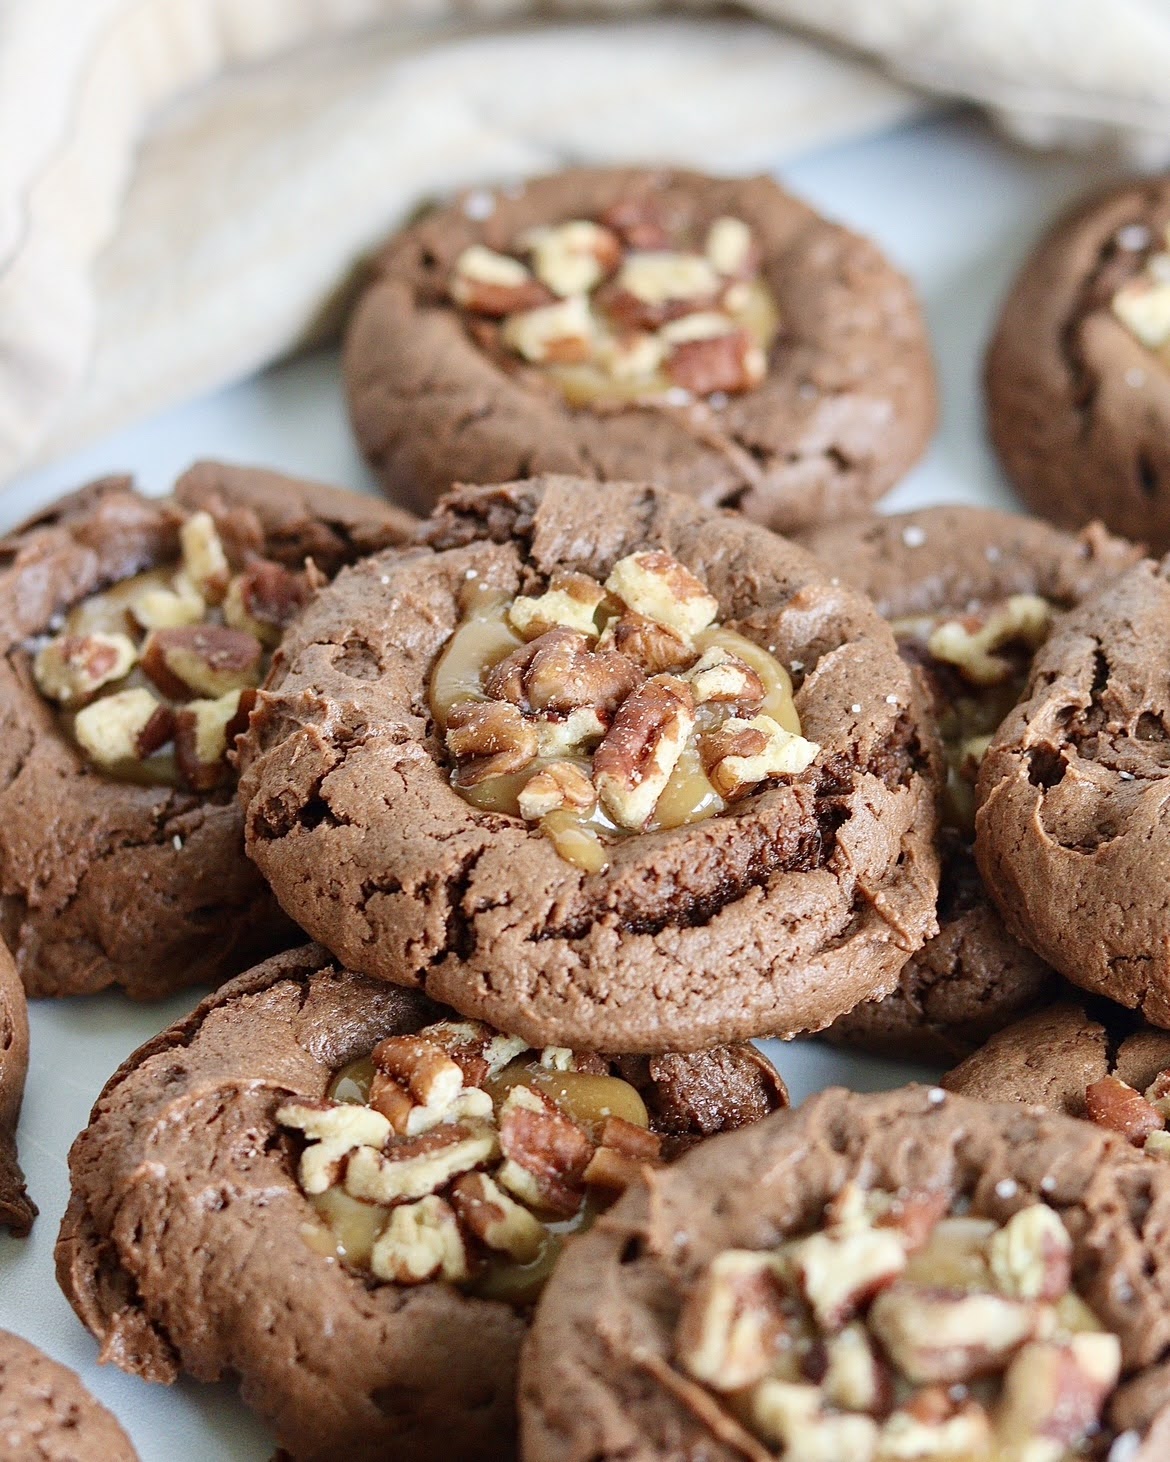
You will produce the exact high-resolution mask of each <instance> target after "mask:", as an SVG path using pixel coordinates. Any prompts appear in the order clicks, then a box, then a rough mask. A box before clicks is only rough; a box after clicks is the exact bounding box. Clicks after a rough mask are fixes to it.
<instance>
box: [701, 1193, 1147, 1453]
mask: <svg viewBox="0 0 1170 1462" xmlns="http://www.w3.org/2000/svg"><path fill="white" fill-rule="evenodd" d="M1002 1186H1003V1185H1001V1187H1002ZM1007 1186H1008V1187H1009V1188H1010V1192H1009V1193H1008V1194H1007V1195H1006V1196H1007V1197H1010V1196H1012V1195H1013V1194H1014V1193H1015V1192H1016V1187H1015V1184H1014V1183H1011V1182H1010V1181H1009V1182H1008V1184H1007ZM964 1209H965V1205H958V1206H952V1204H951V1202H950V1200H949V1196H948V1195H945V1194H941V1193H937V1192H927V1191H920V1192H902V1193H899V1194H889V1193H882V1192H875V1191H869V1192H864V1191H862V1190H861V1189H859V1188H857V1187H855V1186H854V1185H852V1184H849V1185H846V1187H845V1188H844V1189H843V1190H842V1191H841V1193H840V1194H838V1196H837V1198H836V1199H834V1200H833V1202H832V1203H830V1204H829V1206H828V1208H827V1209H826V1211H825V1215H824V1218H823V1220H822V1223H821V1225H820V1226H819V1228H818V1229H817V1230H815V1231H814V1232H812V1233H809V1234H806V1235H804V1236H803V1237H800V1238H796V1239H793V1240H790V1241H788V1242H786V1243H784V1244H781V1245H780V1246H779V1247H778V1248H776V1249H772V1250H765V1251H757V1250H749V1249H728V1250H724V1251H722V1252H721V1253H718V1254H716V1255H715V1256H714V1258H713V1259H712V1260H711V1261H710V1262H709V1263H708V1264H707V1266H706V1267H705V1269H704V1270H703V1271H702V1272H701V1273H700V1274H699V1276H698V1277H697V1279H696V1281H695V1282H694V1284H693V1286H692V1288H691V1289H690V1291H689V1293H688V1294H687V1296H686V1298H685V1301H684V1304H683V1307H682V1311H681V1315H680V1318H679V1322H678V1328H677V1331H676V1335H675V1365H676V1367H677V1375H678V1381H677V1382H676V1385H677V1386H678V1387H679V1389H680V1390H685V1388H687V1387H688V1386H693V1385H699V1386H702V1387H704V1388H706V1389H707V1390H708V1391H709V1392H710V1393H712V1400H713V1401H716V1403H717V1404H720V1405H722V1406H723V1407H724V1408H725V1410H726V1415H727V1421H728V1424H729V1425H730V1426H732V1427H742V1428H743V1430H744V1432H745V1433H746V1434H747V1436H748V1438H749V1439H757V1440H758V1441H759V1442H762V1443H763V1444H764V1445H765V1447H767V1448H768V1449H769V1450H770V1449H773V1448H775V1449H778V1450H779V1452H780V1455H782V1456H785V1457H787V1456H789V1455H793V1456H800V1457H806V1456H808V1457H814V1456H815V1457H818V1458H819V1457H825V1458H830V1457H831V1458H842V1459H844V1458H846V1457H848V1458H849V1459H850V1462H894V1459H900V1458H911V1457H913V1458H938V1459H948V1462H1073V1459H1074V1458H1078V1457H1083V1456H1085V1455H1086V1452H1087V1450H1088V1449H1089V1448H1090V1447H1094V1448H1095V1444H1096V1443H1097V1442H1098V1441H1100V1440H1102V1439H1103V1438H1102V1435H1101V1417H1102V1415H1103V1412H1104V1408H1105V1403H1106V1402H1107V1400H1108V1398H1109V1395H1110V1394H1111V1392H1112V1391H1113V1388H1114V1387H1115V1386H1116V1384H1117V1381H1118V1378H1119V1375H1120V1369H1121V1346H1120V1343H1119V1341H1118V1338H1117V1337H1116V1336H1115V1335H1113V1334H1111V1333H1109V1332H1107V1331H1105V1330H1104V1328H1103V1327H1102V1325H1101V1323H1100V1322H1099V1321H1098V1319H1097V1317H1096V1316H1095V1315H1094V1313H1093V1312H1092V1310H1091V1309H1090V1308H1089V1306H1088V1305H1087V1304H1086V1303H1085V1301H1084V1300H1083V1298H1082V1297H1081V1296H1080V1295H1078V1294H1077V1293H1076V1291H1075V1289H1074V1288H1073V1284H1072V1275H1073V1270H1074V1261H1073V1241H1072V1238H1071V1237H1070V1235H1069V1232H1068V1230H1067V1228H1066V1227H1065V1225H1064V1222H1063V1220H1062V1218H1061V1216H1060V1214H1059V1213H1058V1212H1057V1211H1056V1210H1055V1209H1053V1208H1049V1207H1048V1206H1047V1205H1045V1204H1042V1203H1032V1204H1025V1203H1021V1206H1020V1207H1019V1208H1018V1209H1017V1210H1016V1211H1015V1212H1014V1213H1013V1214H1012V1215H1011V1216H1010V1217H1009V1218H1008V1219H1007V1220H1006V1221H1004V1222H1002V1223H1001V1222H998V1221H996V1220H994V1219H990V1218H983V1217H977V1216H975V1215H973V1214H971V1213H970V1212H969V1211H961V1210H964ZM749 1455H751V1453H750V1451H749ZM1092 1455H1094V1456H1096V1455H1101V1454H1100V1453H1099V1452H1098V1451H1097V1450H1095V1449H1094V1450H1093V1452H1092Z"/></svg>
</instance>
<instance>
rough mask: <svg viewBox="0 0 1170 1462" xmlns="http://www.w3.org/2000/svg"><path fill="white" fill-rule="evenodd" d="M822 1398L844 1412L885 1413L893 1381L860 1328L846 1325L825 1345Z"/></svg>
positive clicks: (864, 1330)
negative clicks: (823, 1394) (823, 1395)
mask: <svg viewBox="0 0 1170 1462" xmlns="http://www.w3.org/2000/svg"><path fill="white" fill-rule="evenodd" d="M820 1381H821V1389H822V1390H823V1391H824V1393H825V1399H826V1400H827V1401H829V1402H830V1403H831V1404H832V1405H833V1406H840V1407H841V1408H842V1409H843V1410H845V1411H868V1412H869V1413H870V1414H871V1415H873V1416H877V1415H880V1414H881V1413H883V1412H885V1411H886V1410H888V1408H889V1405H890V1402H891V1400H892V1398H893V1378H892V1377H891V1375H890V1372H889V1369H888V1367H886V1366H885V1365H883V1364H882V1362H881V1361H880V1360H879V1359H878V1357H877V1356H876V1355H875V1354H874V1349H873V1346H872V1345H871V1344H870V1342H869V1335H868V1333H867V1331H866V1329H865V1326H864V1325H861V1324H858V1323H856V1322H854V1323H853V1324H851V1325H846V1326H845V1328H844V1330H842V1331H841V1332H840V1334H838V1335H832V1336H830V1337H829V1339H828V1340H827V1341H826V1343H825V1370H824V1375H823V1376H822V1377H821V1378H820Z"/></svg>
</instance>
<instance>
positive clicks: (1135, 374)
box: [1125, 366, 1146, 391]
mask: <svg viewBox="0 0 1170 1462" xmlns="http://www.w3.org/2000/svg"><path fill="white" fill-rule="evenodd" d="M1125 384H1126V385H1127V386H1132V387H1133V389H1134V390H1135V391H1137V390H1139V389H1140V388H1141V387H1142V386H1144V385H1145V384H1146V373H1145V371H1143V370H1142V368H1141V366H1130V368H1129V370H1127V371H1126V373H1125Z"/></svg>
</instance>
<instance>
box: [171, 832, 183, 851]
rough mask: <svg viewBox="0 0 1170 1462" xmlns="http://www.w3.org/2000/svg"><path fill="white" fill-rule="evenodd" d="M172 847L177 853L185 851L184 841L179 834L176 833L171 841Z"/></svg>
mask: <svg viewBox="0 0 1170 1462" xmlns="http://www.w3.org/2000/svg"><path fill="white" fill-rule="evenodd" d="M171 847H172V848H174V850H175V852H176V853H181V852H182V851H183V839H182V838H181V837H180V836H179V835H178V833H176V834H175V835H174V837H173V838H172V839H171Z"/></svg>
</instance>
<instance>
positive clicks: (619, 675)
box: [484, 628, 641, 717]
mask: <svg viewBox="0 0 1170 1462" xmlns="http://www.w3.org/2000/svg"><path fill="white" fill-rule="evenodd" d="M640 679H641V672H640V671H639V670H638V668H637V666H635V665H633V664H632V663H631V662H630V661H629V660H627V659H626V657H625V656H624V655H619V654H617V653H616V652H615V651H613V650H602V651H597V650H591V649H590V648H589V642H588V640H587V639H586V638H585V636H584V635H582V634H578V633H577V631H576V630H570V629H559V628H558V629H553V630H548V631H547V632H546V633H545V634H542V635H540V636H539V637H538V638H537V639H535V640H531V641H530V642H529V643H528V644H527V645H522V646H521V647H520V648H519V649H518V650H513V651H512V653H511V654H510V655H507V656H505V658H504V659H503V660H501V661H499V663H498V664H496V665H494V666H493V667H492V668H491V670H489V671H488V673H487V675H486V676H485V677H484V690H485V691H486V692H487V694H488V695H489V696H492V697H493V698H495V699H497V700H503V701H509V702H510V703H511V704H512V705H514V706H519V707H520V709H521V710H523V711H528V712H533V713H536V714H543V713H545V712H552V713H554V714H556V713H565V712H569V711H573V710H579V709H584V708H590V709H592V710H595V711H597V712H598V713H599V714H600V715H601V716H603V717H604V716H608V715H610V714H612V712H613V711H614V710H616V709H617V707H618V706H619V705H620V704H621V703H622V701H623V700H625V698H626V696H628V695H629V693H630V691H632V690H633V689H634V687H635V686H636V685H637V684H638V681H639V680H640Z"/></svg>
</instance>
